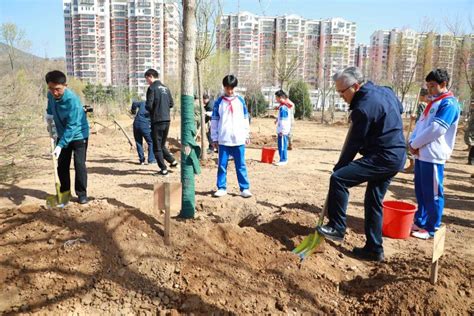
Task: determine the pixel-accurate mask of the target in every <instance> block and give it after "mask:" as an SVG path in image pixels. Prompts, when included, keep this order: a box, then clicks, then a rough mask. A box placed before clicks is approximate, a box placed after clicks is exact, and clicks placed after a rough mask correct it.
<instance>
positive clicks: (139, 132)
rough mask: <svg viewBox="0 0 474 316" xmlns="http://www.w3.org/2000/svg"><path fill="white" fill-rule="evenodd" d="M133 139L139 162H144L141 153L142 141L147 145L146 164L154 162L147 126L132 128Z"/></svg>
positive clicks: (142, 153)
mask: <svg viewBox="0 0 474 316" xmlns="http://www.w3.org/2000/svg"><path fill="white" fill-rule="evenodd" d="M133 138H135V145H136V146H137V153H138V159H139V160H140V162H145V154H144V152H143V139H145V141H146V143H147V144H148V163H154V162H155V161H156V159H155V154H154V153H153V141H152V139H151V128H150V127H149V126H135V125H134V126H133Z"/></svg>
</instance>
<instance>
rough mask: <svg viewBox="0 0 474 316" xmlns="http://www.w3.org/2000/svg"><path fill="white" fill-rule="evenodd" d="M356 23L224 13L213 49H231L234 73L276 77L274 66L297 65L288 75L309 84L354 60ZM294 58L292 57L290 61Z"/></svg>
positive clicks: (266, 80)
mask: <svg viewBox="0 0 474 316" xmlns="http://www.w3.org/2000/svg"><path fill="white" fill-rule="evenodd" d="M355 34H356V24H355V23H353V22H348V21H346V20H344V19H342V18H333V19H327V20H310V19H305V18H302V17H300V16H297V15H285V16H278V17H267V16H257V15H254V14H252V13H249V12H240V13H237V14H228V15H224V16H223V17H222V19H221V22H220V25H219V26H218V29H217V47H218V49H221V50H224V51H229V52H230V70H231V72H233V73H235V74H237V75H238V76H241V77H244V78H247V77H250V78H252V79H254V80H259V81H260V83H261V84H263V85H272V84H275V85H276V84H277V83H278V69H282V68H283V69H284V68H285V65H286V66H287V67H286V68H287V69H288V68H290V65H294V66H296V69H295V72H294V74H293V79H303V80H305V81H306V82H308V83H309V84H310V85H311V86H314V87H317V86H319V85H320V84H321V81H320V78H322V77H323V75H324V76H325V77H326V79H327V80H330V77H331V75H332V74H333V73H334V72H335V71H337V70H339V69H341V68H344V67H347V66H350V65H353V64H354V60H355ZM295 59H296V61H297V62H296V63H295V62H294V61H295Z"/></svg>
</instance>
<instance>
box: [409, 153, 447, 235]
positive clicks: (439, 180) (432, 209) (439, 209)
mask: <svg viewBox="0 0 474 316" xmlns="http://www.w3.org/2000/svg"><path fill="white" fill-rule="evenodd" d="M443 178H444V164H437V163H431V162H426V161H421V160H418V159H416V160H415V194H416V200H417V202H418V210H417V211H416V213H415V224H416V225H417V226H418V227H422V228H424V229H426V230H427V231H428V232H429V233H430V235H432V236H433V235H434V233H435V229H437V228H438V227H439V226H440V225H441V217H442V216H443V209H444V192H443Z"/></svg>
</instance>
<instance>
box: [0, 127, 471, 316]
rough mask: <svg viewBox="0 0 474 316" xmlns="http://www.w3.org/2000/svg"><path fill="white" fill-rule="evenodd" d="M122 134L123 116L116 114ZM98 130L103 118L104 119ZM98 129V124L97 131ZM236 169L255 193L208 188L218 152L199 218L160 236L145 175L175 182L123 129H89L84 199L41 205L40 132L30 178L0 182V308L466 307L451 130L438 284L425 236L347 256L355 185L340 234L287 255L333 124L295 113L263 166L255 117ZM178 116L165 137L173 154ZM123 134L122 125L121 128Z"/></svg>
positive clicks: (46, 166)
mask: <svg viewBox="0 0 474 316" xmlns="http://www.w3.org/2000/svg"><path fill="white" fill-rule="evenodd" d="M121 122H122V123H123V124H124V125H126V126H127V129H128V131H129V132H130V130H131V127H130V126H131V121H128V120H126V119H123V120H122V121H121ZM105 125H107V124H105ZM97 127H98V128H99V126H97ZM251 128H252V132H253V136H252V139H253V144H252V145H251V146H250V148H249V149H248V151H247V166H248V169H249V176H250V182H251V190H252V192H253V194H254V196H253V197H252V198H250V199H243V198H241V197H240V196H238V186H237V181H236V176H235V170H234V168H233V166H230V168H229V174H228V183H229V186H228V191H229V192H230V194H229V195H228V196H226V197H224V198H221V199H215V198H212V197H211V194H212V191H213V190H214V189H215V178H216V157H211V159H209V161H207V162H205V164H204V167H203V169H202V174H201V175H199V176H196V205H197V213H196V218H195V219H193V220H187V221H182V220H177V219H173V220H172V236H171V238H172V245H171V246H165V245H164V243H163V237H162V235H163V214H161V213H160V214H156V213H155V212H154V211H153V199H152V190H153V184H154V183H157V182H163V181H179V171H178V172H174V173H172V174H171V175H170V176H169V177H168V178H162V177H160V176H157V175H156V172H157V170H158V169H157V166H156V165H149V166H140V165H138V164H137V161H138V159H137V155H136V153H135V151H131V150H130V148H129V145H128V144H127V141H126V139H125V138H124V136H123V135H122V134H121V132H120V131H119V130H117V129H115V128H113V127H111V128H107V129H101V130H100V131H99V132H98V133H97V134H93V135H91V138H90V147H89V151H88V171H89V188H88V192H89V195H90V197H91V200H92V201H91V202H90V203H89V204H87V205H79V204H77V203H75V202H73V203H70V204H69V205H68V206H67V207H66V208H65V209H47V208H46V207H45V206H44V204H45V202H44V200H45V197H46V196H47V195H48V194H54V185H53V175H52V171H51V162H50V160H49V158H48V157H49V156H48V153H47V152H48V150H47V149H48V140H47V138H46V132H44V133H43V132H42V131H38V134H39V135H37V136H38V143H39V144H41V146H43V147H44V153H43V155H42V156H41V157H36V158H34V159H33V160H32V162H34V168H33V169H34V170H32V171H31V173H30V175H29V177H28V178H27V179H24V180H21V181H18V182H14V183H0V207H1V210H0V314H1V313H3V314H6V315H9V314H46V313H47V314H57V315H84V314H103V315H105V314H114V315H132V314H137V315H155V314H157V313H159V314H177V313H194V314H210V313H215V314H302V313H310V314H335V315H347V314H375V315H469V314H471V315H472V313H474V298H473V295H474V293H473V290H472V279H473V271H474V270H473V269H472V267H473V261H474V247H473V241H474V240H473V239H474V230H473V226H474V220H473V216H472V215H473V213H472V212H473V211H474V194H473V192H474V190H473V181H474V179H473V178H472V177H471V174H473V173H474V167H472V166H468V165H467V164H466V162H467V158H466V157H467V151H466V150H465V148H466V146H465V145H464V143H463V141H462V132H461V133H459V135H458V141H457V145H456V150H455V152H454V153H453V157H452V160H451V161H450V162H449V163H448V164H447V165H446V175H445V178H446V180H445V196H446V208H445V214H444V217H443V222H444V223H445V224H446V225H447V237H446V250H445V255H444V256H443V257H442V258H441V261H440V264H441V265H440V270H439V273H440V275H439V282H438V283H437V284H436V285H435V286H433V285H431V284H430V282H429V269H430V264H431V259H430V258H431V257H430V256H431V251H432V247H433V244H432V241H421V240H416V239H414V238H409V239H406V240H397V239H390V238H384V247H385V254H386V258H387V259H386V261H385V262H384V263H381V264H375V263H368V262H363V261H358V260H356V259H354V258H352V257H351V256H350V251H351V249H352V248H353V247H354V246H361V245H363V243H364V239H365V237H364V228H363V227H364V226H363V198H364V191H365V187H364V186H360V187H356V188H354V189H352V190H351V198H350V205H349V208H348V226H349V229H348V234H347V235H346V239H345V241H344V242H343V243H342V244H336V243H331V242H327V243H326V244H323V247H322V249H320V251H319V252H317V253H316V254H313V255H312V256H311V257H310V258H308V259H307V260H305V261H304V262H303V263H302V264H300V263H299V260H298V258H297V257H296V256H295V255H293V254H292V253H291V250H292V249H293V248H294V246H295V245H296V244H298V243H299V242H300V241H301V240H302V239H303V238H304V237H305V236H306V235H307V234H309V233H311V232H312V231H313V230H314V226H315V223H316V221H317V218H318V215H319V212H320V211H321V208H322V204H323V202H324V197H325V195H326V192H327V187H328V179H329V176H330V172H331V169H332V167H333V165H334V163H335V162H336V160H337V158H338V156H339V151H340V148H341V147H342V143H343V141H344V137H345V133H346V129H347V127H346V126H345V125H344V124H335V125H334V126H332V127H331V126H322V125H320V124H318V123H316V122H307V121H306V122H299V121H298V122H297V123H296V125H295V129H294V139H295V140H294V147H295V149H294V150H292V151H290V152H289V159H290V163H289V164H288V165H287V166H285V167H276V166H273V165H270V164H263V163H260V162H259V160H260V155H261V147H262V146H263V145H272V144H273V145H274V142H275V139H274V137H272V135H273V134H274V125H273V120H272V119H258V120H253V121H252V126H251ZM178 132H179V121H174V122H173V126H172V130H171V133H170V137H171V140H170V145H171V148H172V149H173V150H174V152H175V154H176V155H178V153H176V152H177V144H178V142H177V137H178ZM130 135H131V132H130ZM386 200H403V201H408V202H412V203H413V202H415V199H414V189H413V175H412V174H402V173H400V174H398V175H397V176H396V178H395V179H394V181H393V182H392V184H391V186H390V188H389V192H388V193H387V196H386Z"/></svg>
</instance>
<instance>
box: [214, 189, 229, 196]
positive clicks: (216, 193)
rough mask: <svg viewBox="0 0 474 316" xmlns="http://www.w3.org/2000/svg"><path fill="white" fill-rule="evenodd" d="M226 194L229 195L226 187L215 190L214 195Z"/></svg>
mask: <svg viewBox="0 0 474 316" xmlns="http://www.w3.org/2000/svg"><path fill="white" fill-rule="evenodd" d="M224 195H227V191H226V190H224V189H219V190H217V191H216V192H214V197H223V196H224Z"/></svg>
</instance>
